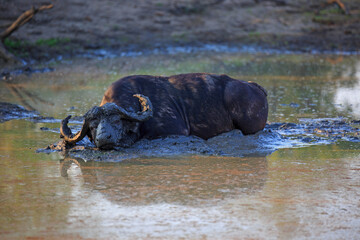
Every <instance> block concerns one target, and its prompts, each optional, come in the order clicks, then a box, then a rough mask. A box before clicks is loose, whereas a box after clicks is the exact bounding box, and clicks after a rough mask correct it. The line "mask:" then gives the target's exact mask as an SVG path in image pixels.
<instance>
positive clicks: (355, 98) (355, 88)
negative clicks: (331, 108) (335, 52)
mask: <svg viewBox="0 0 360 240" xmlns="http://www.w3.org/2000/svg"><path fill="white" fill-rule="evenodd" d="M344 75H345V76H354V78H355V82H354V83H351V84H346V85H345V86H342V85H340V86H339V87H338V88H337V89H336V92H335V96H334V102H335V104H336V108H337V109H339V110H340V111H348V112H350V113H351V114H352V115H353V116H354V117H357V118H359V117H360V94H359V93H360V61H359V62H357V64H356V65H355V66H350V67H348V68H347V70H346V71H344Z"/></svg>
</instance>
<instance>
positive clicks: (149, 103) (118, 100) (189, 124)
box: [60, 73, 268, 149]
mask: <svg viewBox="0 0 360 240" xmlns="http://www.w3.org/2000/svg"><path fill="white" fill-rule="evenodd" d="M266 96H267V93H266V90H265V89H264V88H263V87H261V86H260V85H258V84H256V83H254V82H245V81H241V80H236V79H233V78H231V77H229V76H227V75H214V74H207V73H189V74H180V75H174V76H170V77H163V76H149V75H135V76H128V77H124V78H122V79H120V80H118V81H116V82H114V83H113V84H112V85H111V86H110V87H109V88H108V89H107V90H106V92H105V94H104V96H103V99H102V101H101V104H100V106H99V107H97V106H95V107H93V108H92V109H90V110H89V111H88V112H87V113H86V114H85V115H84V119H85V120H84V123H83V126H82V129H81V130H80V131H79V132H78V133H76V134H75V135H73V134H72V133H71V130H70V128H69V127H68V126H67V124H68V121H69V119H70V118H71V116H68V117H67V118H65V119H64V120H63V121H62V123H61V128H60V132H61V135H62V137H63V138H64V140H65V142H66V143H68V144H75V143H76V142H78V141H80V140H81V139H83V138H84V137H85V136H88V137H89V139H90V140H91V141H93V142H94V144H95V145H96V146H97V147H98V148H100V149H113V148H116V147H128V146H130V145H131V144H133V143H134V142H136V141H137V140H139V139H141V138H150V139H151V138H156V137H160V136H169V135H186V136H188V135H195V136H198V137H201V138H203V139H208V138H211V137H214V136H216V135H218V134H220V133H224V132H228V131H231V130H233V129H240V130H241V131H242V133H243V134H245V135H246V134H254V133H256V132H258V131H260V130H262V129H263V128H264V127H265V124H266V120H267V116H268V103H267V98H266Z"/></svg>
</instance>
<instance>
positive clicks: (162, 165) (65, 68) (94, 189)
mask: <svg viewBox="0 0 360 240" xmlns="http://www.w3.org/2000/svg"><path fill="white" fill-rule="evenodd" d="M39 67H43V66H39ZM45 67H53V68H55V71H53V72H48V73H41V74H40V73H36V74H32V75H30V76H26V75H17V76H14V77H13V79H12V80H11V81H7V82H4V81H1V82H0V101H7V102H13V103H18V104H21V105H23V106H27V107H28V108H32V109H36V110H37V111H39V112H40V114H41V115H44V116H53V117H55V118H56V119H61V118H63V117H65V116H67V115H68V114H75V115H80V114H82V113H84V112H85V111H86V110H87V109H88V108H90V107H91V106H93V105H96V104H99V102H100V99H101V96H102V94H103V92H104V90H105V89H106V88H107V87H108V85H109V84H110V83H111V82H113V81H115V80H116V79H118V78H120V77H121V76H125V75H129V74H163V75H169V74H175V73H181V72H203V71H205V72H214V73H227V74H229V75H231V76H233V77H237V78H241V79H244V80H252V81H257V82H258V83H260V84H261V85H263V86H264V87H265V88H266V89H267V90H268V92H269V106H270V116H269V121H270V122H294V123H299V124H302V123H303V122H304V121H305V122H306V121H310V122H311V121H314V119H318V118H336V119H339V118H340V117H342V118H341V119H345V120H347V121H350V120H356V119H358V118H360V99H359V95H358V93H359V92H360V60H359V58H358V56H332V55H325V56H313V55H265V54H253V55H246V54H230V53H228V54H219V53H217V54H211V53H196V54H178V55H155V56H141V57H125V58H110V59H102V60H99V59H84V58H79V59H75V60H72V61H62V62H52V63H49V64H47V65H45ZM58 127H59V123H56V122H46V121H42V122H32V121H29V120H11V121H7V122H5V123H1V124H0V143H1V144H0V159H1V160H0V238H1V239H25V238H30V239H31V238H36V237H39V238H45V239H74V238H85V239H87V238H90V239H138V238H140V239H148V238H151V239H154V238H155V239H179V238H185V239H303V238H311V239H358V238H359V236H360V144H359V142H357V141H345V140H339V141H336V142H334V143H329V142H327V143H326V144H319V143H317V144H311V143H310V144H308V145H307V146H306V147H305V146H304V147H301V146H300V145H297V147H292V148H289V147H287V146H288V145H286V141H285V143H284V145H283V146H280V149H279V150H277V151H274V152H273V153H271V154H270V155H267V156H262V157H241V158H240V157H224V156H202V155H187V156H182V155H176V156H173V157H170V158H165V157H142V158H130V159H125V160H122V161H116V162H99V161H84V160H83V159H81V158H74V157H73V156H66V155H63V154H60V153H51V154H44V153H35V150H36V149H38V148H42V147H45V146H47V145H49V144H50V143H54V142H56V141H57V140H58V136H59V134H58V133H57V128H58ZM43 128H47V129H48V128H50V129H54V130H53V131H43V130H42V129H43ZM356 131H357V130H354V132H355V133H356ZM301 134H304V132H302V133H301ZM295 135H296V133H295ZM270 140H271V139H269V141H270Z"/></svg>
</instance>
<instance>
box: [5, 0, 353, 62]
mask: <svg viewBox="0 0 360 240" xmlns="http://www.w3.org/2000/svg"><path fill="white" fill-rule="evenodd" d="M325 2H326V0H322V1H315V0H311V1H305V0H299V1H290V0H281V1H279V0H256V1H255V0H222V1H221V0H220V1H219V0H202V1H198V0H181V1H169V0H156V1H142V0H124V1H113V0H89V1H82V0H62V1H55V2H54V8H53V9H50V10H45V11H42V12H40V13H38V14H37V15H36V16H35V17H34V18H33V19H32V20H31V21H30V22H29V23H27V24H25V25H24V26H22V27H21V28H20V29H19V30H18V31H16V32H15V33H14V34H13V35H12V36H11V37H10V38H9V39H8V40H7V41H6V42H5V44H6V46H7V48H8V49H9V50H10V51H12V52H14V53H15V54H16V55H18V56H20V57H21V58H23V59H25V60H30V59H37V60H44V59H45V60H46V59H51V58H55V57H57V56H59V55H61V56H70V57H71V56H74V55H77V54H80V53H83V52H86V51H88V50H94V49H115V50H120V51H128V50H134V49H136V50H139V49H141V50H142V49H154V48H159V47H160V48H161V47H164V46H169V45H171V46H178V45H191V46H196V45H202V44H207V43H213V44H224V45H232V46H244V45H247V46H255V47H261V48H275V49H280V50H295V51H313V50H317V51H359V49H360V0H342V2H343V3H344V4H345V6H346V12H344V11H343V10H342V9H340V8H339V7H338V6H337V5H326V4H324V3H325ZM47 3H48V2H47V1H43V0H33V1H29V0H14V1H9V0H0V30H4V29H5V28H6V27H7V26H9V24H10V23H11V22H13V21H14V20H15V19H16V18H17V17H18V16H19V15H20V14H21V13H22V12H24V11H25V10H28V9H30V8H31V7H32V6H36V7H38V6H40V5H43V4H47Z"/></svg>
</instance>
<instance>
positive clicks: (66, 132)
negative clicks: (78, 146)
mask: <svg viewBox="0 0 360 240" xmlns="http://www.w3.org/2000/svg"><path fill="white" fill-rule="evenodd" d="M70 118H71V115H69V116H67V117H66V118H64V119H63V120H62V121H61V127H60V133H61V136H62V137H63V138H64V140H65V141H66V142H67V143H70V144H74V143H77V142H79V141H80V140H81V139H83V138H84V137H85V136H86V135H87V132H88V131H89V124H88V123H87V120H86V118H85V120H84V123H83V125H82V127H81V130H80V131H79V132H77V133H76V134H75V135H73V134H72V132H71V129H70V128H69V127H68V123H69V119H70Z"/></svg>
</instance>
